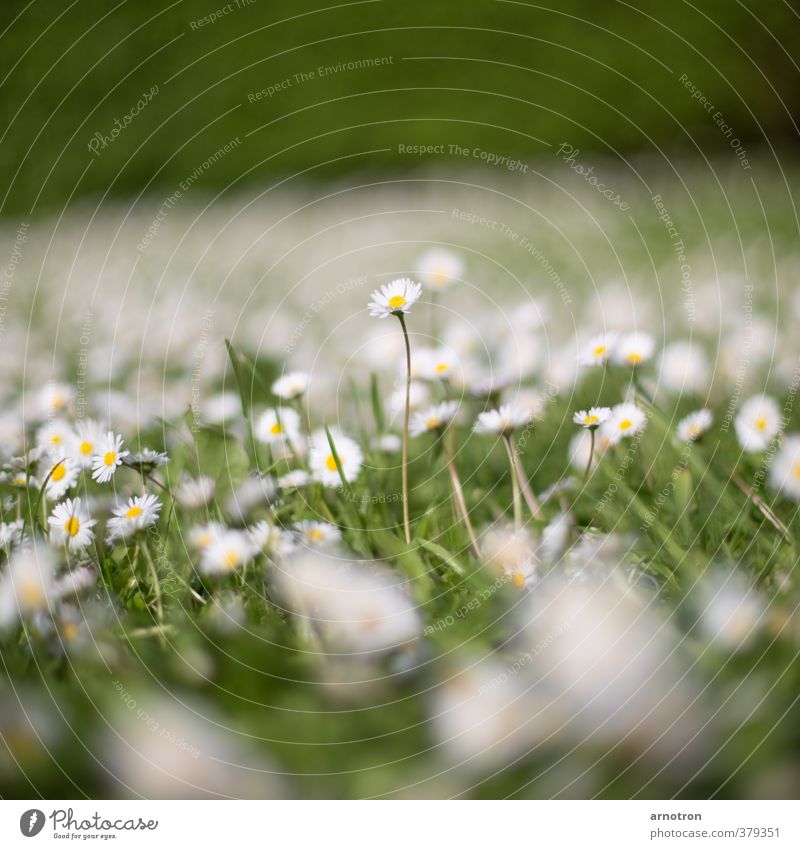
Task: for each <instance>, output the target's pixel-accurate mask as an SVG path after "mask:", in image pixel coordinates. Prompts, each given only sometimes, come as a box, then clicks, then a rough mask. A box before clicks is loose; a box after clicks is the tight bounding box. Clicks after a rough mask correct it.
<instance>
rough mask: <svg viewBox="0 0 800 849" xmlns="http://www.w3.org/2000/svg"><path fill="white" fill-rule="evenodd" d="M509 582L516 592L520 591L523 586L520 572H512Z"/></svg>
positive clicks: (523, 582)
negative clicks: (511, 582)
mask: <svg viewBox="0 0 800 849" xmlns="http://www.w3.org/2000/svg"><path fill="white" fill-rule="evenodd" d="M511 580H512V581H513V582H514V586H515V587H516V588H517V589H518V590H521V589H522V588H523V587H524V586H525V576H524V575H523V574H522V572H514V574H513V575H512V576H511Z"/></svg>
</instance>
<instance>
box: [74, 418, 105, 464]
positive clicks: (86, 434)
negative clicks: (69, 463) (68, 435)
mask: <svg viewBox="0 0 800 849" xmlns="http://www.w3.org/2000/svg"><path fill="white" fill-rule="evenodd" d="M103 433H104V431H103V429H102V426H101V425H100V424H98V423H97V422H95V421H92V420H91V419H84V420H83V421H79V422H78V423H77V424H76V426H75V433H74V434H73V438H72V444H71V445H70V457H72V459H73V460H74V461H75V463H76V465H77V466H78V467H79V468H81V469H89V468H91V466H92V462H93V461H94V456H95V454H96V453H97V446H98V445H99V444H100V440H101V439H102V438H103Z"/></svg>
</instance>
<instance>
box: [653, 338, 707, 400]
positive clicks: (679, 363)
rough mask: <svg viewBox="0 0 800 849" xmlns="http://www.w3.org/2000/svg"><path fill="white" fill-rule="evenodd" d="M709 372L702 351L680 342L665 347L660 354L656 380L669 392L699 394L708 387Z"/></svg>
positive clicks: (687, 343)
mask: <svg viewBox="0 0 800 849" xmlns="http://www.w3.org/2000/svg"><path fill="white" fill-rule="evenodd" d="M709 371H710V370H709V366H708V359H707V358H706V355H705V353H703V350H702V349H701V348H699V347H698V346H697V345H696V344H693V343H692V342H689V341H688V340H681V341H679V342H673V343H672V344H671V345H667V347H666V348H664V350H663V352H662V353H661V362H660V370H659V377H658V380H659V383H660V384H662V385H663V386H664V387H665V388H666V389H668V390H669V391H670V392H700V391H701V390H702V389H704V388H705V387H706V386H707V385H708V380H709Z"/></svg>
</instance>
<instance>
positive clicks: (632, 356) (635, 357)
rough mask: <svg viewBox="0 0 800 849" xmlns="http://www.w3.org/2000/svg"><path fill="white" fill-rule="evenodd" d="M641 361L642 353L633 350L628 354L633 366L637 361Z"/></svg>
mask: <svg viewBox="0 0 800 849" xmlns="http://www.w3.org/2000/svg"><path fill="white" fill-rule="evenodd" d="M641 361H642V355H641V354H638V353H637V352H636V351H632V352H631V353H630V354H628V362H629V363H630V364H631V365H632V366H635V365H636V364H637V363H640V362H641Z"/></svg>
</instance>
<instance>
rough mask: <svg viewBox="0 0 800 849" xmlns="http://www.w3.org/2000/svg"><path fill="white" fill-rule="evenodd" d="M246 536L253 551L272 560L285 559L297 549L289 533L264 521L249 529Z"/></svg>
mask: <svg viewBox="0 0 800 849" xmlns="http://www.w3.org/2000/svg"><path fill="white" fill-rule="evenodd" d="M247 535H248V537H249V539H250V543H251V544H252V546H253V550H254V551H259V552H263V553H265V554H268V555H269V556H270V557H272V558H273V559H274V558H276V557H286V556H287V555H289V554H291V553H292V552H293V551H294V550H295V548H296V547H297V543H296V542H295V538H294V537H293V536H292V534H291V533H290V532H289V531H287V530H284V529H283V528H279V527H277V526H275V525H271V524H270V523H269V522H268V521H266V519H262V520H261V521H260V522H256V524H255V525H252V526H251V527H249V528H248V529H247Z"/></svg>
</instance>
